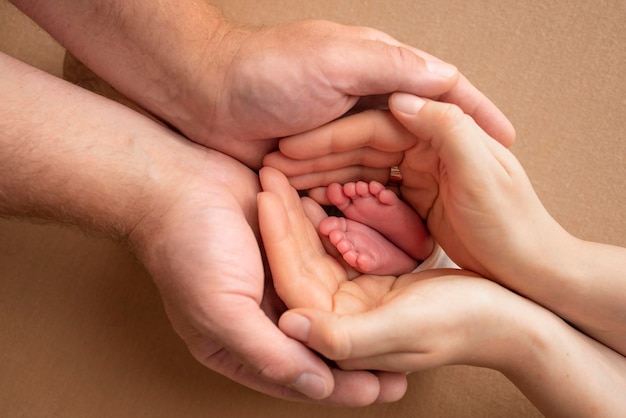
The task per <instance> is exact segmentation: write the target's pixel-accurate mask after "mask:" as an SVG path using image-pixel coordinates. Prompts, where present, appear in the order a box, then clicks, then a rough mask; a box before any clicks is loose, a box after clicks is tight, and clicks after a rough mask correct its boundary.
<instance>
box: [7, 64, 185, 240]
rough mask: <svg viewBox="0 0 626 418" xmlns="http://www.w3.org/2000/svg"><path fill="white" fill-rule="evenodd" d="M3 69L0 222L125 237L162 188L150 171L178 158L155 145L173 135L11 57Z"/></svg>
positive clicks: (157, 174) (157, 175)
mask: <svg viewBox="0 0 626 418" xmlns="http://www.w3.org/2000/svg"><path fill="white" fill-rule="evenodd" d="M0 69H1V71H0V72H1V73H2V77H1V78H0V97H3V100H2V101H1V102H0V114H2V118H1V119H0V215H2V216H16V217H29V218H40V219H45V220H51V221H61V222H69V223H72V224H76V225H79V226H81V227H83V228H86V229H90V230H92V231H97V232H102V233H106V234H108V235H114V236H118V237H121V236H125V235H127V234H128V233H129V232H130V230H132V228H133V226H134V225H135V224H136V223H137V222H139V220H140V219H141V217H142V216H143V214H144V212H145V211H146V210H147V208H149V207H150V204H151V203H153V202H151V197H150V196H154V195H155V193H156V192H157V190H154V189H155V188H156V187H160V186H159V183H160V182H161V181H163V179H162V178H160V177H161V176H162V174H161V173H160V171H158V170H157V168H158V167H159V166H158V165H157V164H153V165H151V164H150V163H156V162H163V161H165V160H164V159H163V157H162V156H161V154H165V155H167V154H170V155H169V156H168V157H167V158H170V159H172V161H175V160H174V159H175V158H176V157H175V152H173V151H172V149H171V148H172V147H170V146H169V145H168V143H167V141H163V140H159V138H157V137H163V136H171V137H172V138H175V135H172V134H169V133H167V132H168V131H167V130H166V129H165V128H163V127H161V126H160V125H158V124H157V123H155V122H153V121H151V120H150V119H148V118H145V117H143V116H140V115H139V114H137V113H135V112H133V111H131V110H129V109H128V108H125V107H123V106H121V105H118V104H116V103H114V102H111V101H109V100H107V99H104V98H101V97H99V96H96V95H94V94H91V93H89V92H86V91H84V90H82V89H80V88H77V87H75V86H73V85H71V84H69V83H66V82H64V81H62V80H59V79H57V78H55V77H52V76H50V75H48V74H46V73H43V72H41V71H39V70H36V69H34V68H31V67H29V66H27V65H25V64H23V63H21V62H19V61H17V60H15V59H13V58H11V57H9V56H7V55H4V54H0ZM152 142H155V143H156V144H155V147H151V145H150V144H151V143H152ZM181 142H184V143H185V144H186V143H187V141H184V140H181ZM157 146H158V147H159V148H157ZM181 148H184V147H181ZM161 149H162V150H163V151H162V152H161V151H160V150H161ZM155 160H156V161H155Z"/></svg>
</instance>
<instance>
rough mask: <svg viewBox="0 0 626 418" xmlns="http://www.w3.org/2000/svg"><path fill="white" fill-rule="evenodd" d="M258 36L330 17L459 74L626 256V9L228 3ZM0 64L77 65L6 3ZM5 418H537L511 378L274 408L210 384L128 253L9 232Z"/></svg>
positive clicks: (5, 236) (426, 380)
mask: <svg viewBox="0 0 626 418" xmlns="http://www.w3.org/2000/svg"><path fill="white" fill-rule="evenodd" d="M213 3H214V4H216V5H217V6H219V7H220V8H221V9H222V10H223V11H224V13H225V14H226V15H228V16H229V17H231V18H232V19H233V20H236V21H238V22H241V23H245V24H252V25H260V24H273V23H279V22H283V21H288V20H293V19H298V18H326V19H331V20H335V21H339V22H343V23H348V24H358V25H367V26H372V27H376V28H378V29H381V30H384V31H386V32H388V33H390V34H392V35H394V36H396V37H397V38H399V39H400V40H402V41H404V42H407V43H410V44H412V45H414V46H417V47H420V48H422V49H424V50H426V51H429V52H431V53H433V54H435V55H437V56H439V57H441V58H443V59H445V60H447V61H450V62H452V63H454V64H456V65H457V66H458V67H459V68H460V69H461V70H462V71H463V72H464V74H465V75H466V76H467V77H468V78H469V79H470V80H472V81H473V82H474V84H476V85H477V86H478V87H479V88H480V89H481V90H483V91H484V92H485V93H486V94H487V95H488V96H490V97H491V98H492V99H493V100H494V101H495V102H496V103H497V104H498V105H499V106H500V107H501V108H502V109H503V110H504V111H505V113H506V114H507V115H508V116H509V117H510V119H511V120H512V121H513V123H514V124H515V126H516V128H517V132H518V142H517V144H516V145H515V146H514V148H513V150H514V152H515V154H516V155H517V156H518V157H519V158H520V160H521V161H522V163H523V164H524V165H525V167H526V169H527V171H528V173H529V175H530V177H531V179H532V181H533V183H534V185H535V187H536V189H537V191H538V192H539V194H540V196H541V197H542V199H543V200H544V203H545V205H546V206H547V207H548V209H549V210H550V212H551V213H552V214H553V215H554V216H555V217H556V218H557V219H558V220H559V221H560V222H561V223H562V224H563V225H564V226H565V227H566V228H568V229H569V230H570V231H571V232H572V233H574V234H576V235H578V236H579V237H581V238H585V239H591V240H598V241H603V242H609V243H613V244H617V245H622V246H626V212H625V211H624V209H623V207H624V205H625V204H626V164H625V163H626V138H625V135H624V126H625V123H624V120H625V116H626V99H625V97H626V83H625V82H624V79H623V76H622V74H623V72H624V67H625V64H626V42H625V41H626V28H625V27H624V24H623V22H624V21H626V3H625V2H623V1H622V0H595V1H593V2H586V1H582V0H576V1H570V0H551V1H548V0H545V1H541V0H528V1H525V2H517V1H514V0H506V1H502V0H492V1H488V0H470V1H465V0H442V1H426V0H413V1H409V0H403V1H401V0H385V1H382V0H380V1H367V0H363V1H337V0H332V1H331V0H321V1H317V2H296V1H288V0H257V1H254V2H253V1H249V0H228V1H226V0H216V1H214V2H213ZM0 50H2V51H4V52H6V53H9V54H11V55H13V56H16V57H18V58H20V59H23V60H25V61H26V62H29V63H31V64H33V65H35V66H37V67H39V68H42V69H44V70H45V71H48V72H51V73H52V74H55V75H58V76H60V75H61V72H62V60H63V55H64V50H63V48H62V47H60V46H59V45H58V44H56V43H55V42H54V41H52V40H50V39H49V37H48V36H47V35H46V34H45V33H44V32H43V31H41V30H40V29H39V28H37V27H36V26H35V25H34V24H32V22H30V21H29V20H28V19H26V18H24V17H23V16H22V15H21V14H20V13H19V12H18V11H17V10H15V8H14V7H13V6H11V5H10V4H9V3H8V2H7V1H6V0H0ZM0 289H1V290H0V416H2V417H4V416H6V417H15V416H24V417H40V416H51V417H84V416H89V417H225V418H230V417H232V418H235V417H260V418H265V417H268V418H269V417H272V418H281V417H295V416H298V417H302V418H307V417H328V418H334V417H342V418H347V417H435V418H436V417H501V416H507V417H533V416H540V414H539V413H538V412H537V411H536V410H535V409H534V407H533V406H532V405H530V404H529V403H528V401H526V400H525V399H524V398H523V396H522V395H521V394H520V393H519V392H518V391H517V389H516V388H515V387H514V386H512V385H511V384H510V383H509V382H508V381H507V380H506V379H504V378H503V377H502V376H501V375H500V374H499V373H497V372H493V371H490V370H483V369H476V368H470V367H463V366H455V367H446V368H443V369H439V370H432V371H427V372H422V373H416V374H413V375H412V376H411V377H410V388H409V392H408V393H407V395H406V397H405V398H404V399H403V400H402V401H400V402H398V403H395V404H390V405H377V406H371V407H366V408H359V409H347V408H330V407H320V406H312V405H300V404H292V403H287V402H283V401H279V400H275V399H271V398H269V397H266V396H264V395H261V394H258V393H255V392H252V391H250V390H248V389H245V388H243V387H241V386H239V385H237V384H235V383H233V382H230V381H229V380H227V379H224V378H222V377H221V376H219V375H216V374H214V373H212V372H211V371H208V370H206V369H204V368H203V367H202V366H200V365H199V364H197V363H196V362H195V361H194V360H193V359H192V358H191V356H190V355H189V354H188V353H187V351H186V349H185V347H184V345H183V344H182V343H181V342H180V340H179V339H178V338H177V336H176V335H175V334H174V333H173V331H172V330H171V328H170V327H169V324H168V322H167V318H166V317H165V315H164V312H163V309H162V307H161V304H160V300H159V297H158V294H157V292H156V289H155V287H154V286H153V284H152V283H151V281H150V278H149V277H148V275H147V274H146V273H145V271H143V270H142V268H141V267H139V266H138V265H137V264H136V263H135V261H134V260H133V258H132V257H131V256H130V255H129V254H128V253H127V252H126V251H125V250H124V249H123V248H122V247H120V246H119V245H117V244H115V243H113V242H110V241H108V240H106V239H99V238H94V237H88V236H85V235H84V234H82V233H81V232H80V231H77V230H75V229H72V228H66V227H61V226H54V225H39V224H32V223H26V222H21V221H12V220H0Z"/></svg>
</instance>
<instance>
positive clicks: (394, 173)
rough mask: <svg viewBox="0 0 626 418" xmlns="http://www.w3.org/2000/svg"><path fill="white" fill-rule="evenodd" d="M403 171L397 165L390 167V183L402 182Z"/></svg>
mask: <svg viewBox="0 0 626 418" xmlns="http://www.w3.org/2000/svg"><path fill="white" fill-rule="evenodd" d="M401 183H402V173H401V172H400V169H399V168H398V166H397V165H394V166H391V167H389V184H401Z"/></svg>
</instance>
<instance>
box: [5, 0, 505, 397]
mask: <svg viewBox="0 0 626 418" xmlns="http://www.w3.org/2000/svg"><path fill="white" fill-rule="evenodd" d="M13 4H15V5H16V6H17V7H18V8H19V9H21V10H22V11H23V12H25V13H26V14H27V15H28V16H29V17H31V18H32V19H33V20H34V21H35V22H37V23H38V24H39V25H40V26H42V27H43V28H44V29H45V30H46V31H48V32H49V33H50V34H51V35H52V36H53V37H54V38H55V39H57V40H58V41H59V42H60V43H61V44H62V45H63V46H64V47H66V48H67V49H68V51H70V52H71V53H72V54H73V55H74V56H75V57H77V58H78V59H79V60H81V61H82V62H84V63H85V64H86V65H87V66H88V67H89V68H90V69H92V70H93V71H94V72H95V73H96V74H98V75H99V76H101V77H102V78H103V79H104V80H105V81H107V82H108V83H110V84H111V85H112V86H113V87H114V88H115V89H116V90H117V91H119V92H121V93H122V94H123V95H124V96H126V97H127V98H129V99H131V100H132V101H134V102H136V103H138V104H139V105H140V106H141V107H143V108H144V109H145V110H146V111H147V112H149V113H150V114H151V115H152V116H153V117H154V118H156V119H158V120H160V121H161V122H162V125H159V124H157V123H154V122H147V121H146V120H145V119H143V118H142V119H136V115H135V114H134V113H132V115H133V116H131V113H125V112H122V111H121V110H119V108H118V107H116V106H112V105H110V104H105V102H104V101H102V100H101V99H93V98H92V96H83V95H82V94H81V93H78V92H77V90H75V89H71V88H69V87H66V86H61V85H59V84H58V82H52V81H50V80H49V79H47V78H46V77H43V76H42V75H41V74H38V73H36V72H33V71H32V70H31V69H27V68H24V67H20V65H18V64H16V63H14V62H12V61H11V60H10V59H5V58H4V57H3V59H2V65H3V69H4V68H5V67H6V68H7V69H8V72H7V74H12V75H11V76H10V77H9V76H7V77H4V73H3V79H2V82H3V84H2V86H3V96H2V97H3V98H5V100H4V106H5V107H6V109H5V107H3V111H4V113H3V117H4V118H5V119H4V120H3V123H4V125H3V129H4V131H3V134H2V135H3V137H2V138H3V149H2V150H1V152H2V153H3V161H4V164H5V165H3V167H2V169H3V170H4V172H3V183H2V189H0V190H1V192H2V196H3V197H4V198H3V200H2V203H0V207H2V213H3V214H5V215H7V216H23V217H38V218H45V219H49V220H55V221H60V222H70V223H73V224H77V225H80V226H81V227H83V228H86V229H90V230H97V231H100V232H102V233H104V234H106V235H110V236H114V237H117V238H119V239H122V240H127V241H128V242H129V244H130V245H131V247H132V248H133V249H134V250H135V252H136V254H137V255H138V257H139V258H140V259H141V260H142V262H143V263H144V264H145V265H146V268H147V269H148V270H149V271H150V273H151V274H152V276H153V277H154V280H155V282H156V283H157V285H158V286H159V288H160V290H161V293H162V296H163V299H164V303H165V307H166V309H167V311H168V314H169V316H170V318H171V320H172V323H173V325H174V328H175V329H176V331H177V332H178V333H179V334H180V335H181V337H182V338H183V339H184V340H185V342H186V343H187V345H188V346H189V348H190V350H191V352H192V353H193V354H194V356H195V357H196V358H197V359H198V360H199V361H201V362H202V363H203V364H205V365H207V366H208V367H210V368H212V369H213V370H216V371H218V372H219V373H222V374H224V375H226V376H228V377H230V378H232V379H234V380H236V381H238V382H241V383H242V384H245V385H247V386H249V387H252V388H254V389H257V390H260V391H262V392H264V393H268V394H270V395H273V396H278V397H282V398H287V399H305V397H304V396H301V395H299V393H298V392H297V391H299V392H302V393H304V394H305V395H307V397H308V398H313V399H316V400H319V399H326V402H328V403H331V404H335V403H337V404H344V405H365V404H369V403H372V402H375V401H390V400H395V399H398V398H399V397H400V396H401V395H402V394H403V393H404V388H405V385H406V381H405V379H404V376H402V375H397V374H372V373H369V372H352V373H346V372H343V371H340V370H337V369H334V370H332V371H331V369H329V368H328V366H326V365H325V364H324V363H323V362H322V361H321V360H320V359H319V358H317V357H316V356H315V355H314V354H313V353H312V352H310V351H309V350H307V349H305V347H304V346H303V345H302V344H300V343H298V342H296V341H294V340H292V339H290V338H288V337H286V336H285V335H284V334H282V333H281V332H280V331H279V330H278V328H276V326H275V324H274V323H273V322H272V319H276V318H277V317H278V315H279V312H280V309H281V307H282V305H281V304H279V303H278V302H277V299H276V298H275V297H274V293H273V290H272V289H271V286H269V285H268V286H265V284H264V280H265V277H264V268H263V264H262V259H261V256H260V250H259V247H258V245H257V243H256V240H255V238H256V236H255V233H254V232H255V225H256V221H255V214H254V213H255V212H254V208H255V205H254V194H255V193H256V190H257V188H258V180H257V179H256V177H255V176H254V175H253V173H251V172H250V171H248V170H247V169H245V167H243V166H240V165H239V164H238V163H235V161H234V160H230V159H227V158H225V157H224V156H223V155H222V154H216V153H214V152H207V149H206V148H210V149H213V150H217V151H220V152H222V153H223V154H225V155H228V156H230V157H233V158H235V159H236V160H238V161H240V162H243V163H244V164H245V165H247V166H248V167H252V168H258V167H260V165H261V162H262V159H263V157H264V156H265V155H266V153H267V152H269V151H271V150H274V149H275V148H276V146H277V138H278V137H283V136H287V135H294V134H300V133H303V132H305V131H308V130H310V129H313V128H316V127H319V126H323V125H324V124H326V123H328V122H331V121H333V120H335V119H337V118H338V117H340V116H342V115H344V114H346V113H348V112H350V111H351V110H352V109H353V108H354V107H355V106H357V107H358V106H361V107H362V106H363V105H364V103H365V102H367V101H368V100H367V99H369V98H371V97H370V96H371V95H374V96H379V95H380V96H383V97H385V96H386V95H388V94H390V93H392V92H395V91H407V92H411V93H415V94H420V95H424V96H427V97H438V98H440V99H441V100H447V101H450V102H453V103H457V104H458V105H459V106H461V107H462V108H463V109H465V111H467V112H469V113H471V114H472V115H474V116H475V117H476V119H477V120H480V121H481V124H482V125H483V126H484V128H485V129H486V130H488V131H489V132H491V133H492V134H493V135H494V136H495V137H498V138H501V139H502V140H503V141H504V142H507V143H511V142H512V141H513V138H514V132H513V129H512V127H511V125H510V123H509V122H508V121H507V120H506V118H504V116H503V115H502V113H501V112H499V111H498V110H497V109H496V108H495V106H494V105H493V104H492V103H491V102H489V101H488V100H487V99H486V98H485V97H484V95H482V94H481V93H480V92H479V91H478V90H476V89H475V88H474V87H473V86H472V85H471V84H470V83H469V82H468V81H467V80H466V79H465V78H464V77H463V76H461V75H460V74H459V73H458V71H457V70H456V68H455V67H454V66H451V65H449V64H445V63H442V62H441V61H440V60H438V59H436V58H434V57H432V56H430V55H428V54H426V53H424V52H422V51H419V50H417V49H415V48H413V47H410V46H407V45H403V44H401V43H399V42H397V41H396V40H394V39H393V38H391V37H389V36H388V35H386V34H384V33H381V32H379V31H376V30H373V29H369V28H361V27H348V26H343V25H338V24H334V23H331V22H324V21H301V22H294V23H288V24H285V25H281V26H276V27H266V28H263V29H259V30H249V29H242V28H237V27H234V26H233V25H231V24H229V23H228V22H226V21H224V19H223V18H222V17H221V15H220V13H219V12H218V11H217V10H216V9H215V8H213V7H212V6H210V5H209V4H208V3H206V2H203V1H195V0H183V1H180V0H158V1H148V0H59V1H55V2H48V1H39V0H13ZM22 76H24V77H25V78H24V79H22V78H21V77H22ZM30 76H32V77H33V78H32V79H31V78H30ZM12 81H14V83H12ZM14 85H20V86H22V87H21V88H20V89H16V88H14V87H13V86H14ZM87 97H89V98H87ZM14 109H20V112H19V113H15V112H14V111H13V110H14ZM37 115H46V118H45V119H41V117H37ZM42 120H45V121H46V123H42ZM67 121H72V124H71V125H72V126H67ZM362 123H363V125H362V126H361V127H360V128H359V129H361V130H363V129H365V130H366V129H369V128H371V127H372V125H371V124H370V123H369V122H368V121H367V120H362ZM127 127H128V128H127ZM166 127H168V128H171V129H172V130H174V131H176V132H178V133H180V134H182V136H179V135H178V134H175V133H173V132H171V131H170V130H168V129H166ZM131 128H132V129H131ZM183 137H184V138H183ZM185 138H186V139H190V140H191V141H193V142H195V143H196V144H193V143H192V142H191V141H188V142H185ZM60 139H63V140H64V141H61V140H60ZM52 140H54V141H56V142H51V141H52ZM174 142H175V143H177V144H178V145H176V146H174V145H172V144H173V143H174ZM53 144H57V146H58V147H59V148H58V149H55V148H54V146H53ZM96 145H98V146H96ZM198 145H202V146H205V147H206V148H203V147H200V146H198ZM405 145H406V146H410V144H405ZM77 148H80V149H81V150H83V151H85V150H86V151H91V152H79V151H78V150H77ZM404 149H406V148H404V147H401V150H404ZM64 150H68V152H67V153H65V152H61V151H64ZM70 151H71V152H70ZM398 155H400V154H398V153H396V154H395V157H397V156H398ZM44 162H45V164H44ZM77 173H80V175H77ZM105 173H108V174H107V175H105ZM166 173H168V174H166ZM169 173H172V174H169ZM42 178H43V180H44V181H42ZM113 180H116V183H115V184H112V183H111V181H113ZM338 180H339V178H337V179H336V181H338ZM233 184H236V185H237V187H233ZM6 196H11V199H8V198H7V197H6ZM16 196H20V198H19V199H18V198H15V197H16ZM182 232H185V234H184V235H183V234H182ZM224 241H228V245H224ZM244 250H245V252H246V253H247V254H250V260H251V262H250V263H249V265H247V266H246V267H245V268H241V263H240V262H239V260H238V259H237V257H235V256H234V255H233V254H236V253H239V252H241V251H244ZM182 255H184V257H183V256H182ZM235 312H237V315H235ZM258 335H263V336H266V337H267V340H263V339H262V338H257V336H258ZM262 341H264V342H262ZM285 358H288V359H290V360H289V361H285V360H284V359H285ZM293 389H296V390H297V391H296V390H293Z"/></svg>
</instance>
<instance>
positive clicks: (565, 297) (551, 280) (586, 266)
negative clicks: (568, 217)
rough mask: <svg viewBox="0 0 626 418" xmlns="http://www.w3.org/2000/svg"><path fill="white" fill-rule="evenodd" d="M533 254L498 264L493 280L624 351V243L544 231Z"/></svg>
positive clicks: (625, 334) (561, 231)
mask: <svg viewBox="0 0 626 418" xmlns="http://www.w3.org/2000/svg"><path fill="white" fill-rule="evenodd" d="M540 241H541V242H536V243H534V244H528V246H536V247H539V249H538V250H537V251H536V253H535V256H532V257H527V258H525V259H523V260H520V262H519V263H518V265H519V266H520V268H516V269H511V268H509V269H506V268H505V269H502V271H500V273H499V274H498V275H497V277H496V279H497V281H498V282H500V283H501V284H503V285H504V286H506V287H509V288H511V289H513V290H515V291H517V292H519V293H521V294H523V295H524V296H526V297H528V298H529V299H532V300H534V301H535V302H537V303H539V304H541V305H543V306H545V307H546V308H548V309H549V310H551V311H552V312H554V313H556V314H557V315H559V316H561V317H562V318H564V319H565V320H566V321H568V322H569V323H571V324H573V325H574V326H575V327H576V328H577V329H579V330H581V331H582V332H584V333H585V334H587V335H589V336H590V337H592V338H594V339H596V340H598V341H600V342H601V343H602V344H604V345H607V346H608V347H610V348H612V349H613V350H616V351H617V352H619V353H621V354H623V355H626V303H625V302H626V299H625V295H626V248H622V247H617V246H613V245H607V244H600V243H595V242H589V241H584V240H580V239H578V238H575V237H573V236H572V235H570V234H568V233H566V232H565V231H563V230H562V229H558V230H556V231H544V234H543V238H541V239H540Z"/></svg>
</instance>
